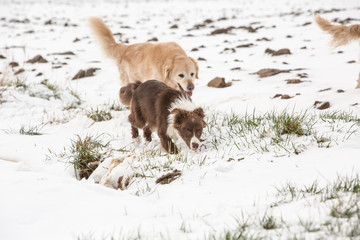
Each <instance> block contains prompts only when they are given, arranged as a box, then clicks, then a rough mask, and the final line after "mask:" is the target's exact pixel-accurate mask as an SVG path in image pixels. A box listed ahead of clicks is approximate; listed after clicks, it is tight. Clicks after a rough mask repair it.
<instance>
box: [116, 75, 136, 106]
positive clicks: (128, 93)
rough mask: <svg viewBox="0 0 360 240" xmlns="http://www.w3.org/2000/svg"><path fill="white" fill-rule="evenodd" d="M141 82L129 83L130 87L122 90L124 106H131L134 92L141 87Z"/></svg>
mask: <svg viewBox="0 0 360 240" xmlns="http://www.w3.org/2000/svg"><path fill="white" fill-rule="evenodd" d="M140 84H141V82H140V81H137V82H135V83H129V84H128V85H126V86H124V87H122V88H120V92H119V96H120V101H121V103H122V104H124V105H126V106H130V103H131V99H132V97H133V95H134V91H135V90H136V89H137V88H138V87H139V86H140Z"/></svg>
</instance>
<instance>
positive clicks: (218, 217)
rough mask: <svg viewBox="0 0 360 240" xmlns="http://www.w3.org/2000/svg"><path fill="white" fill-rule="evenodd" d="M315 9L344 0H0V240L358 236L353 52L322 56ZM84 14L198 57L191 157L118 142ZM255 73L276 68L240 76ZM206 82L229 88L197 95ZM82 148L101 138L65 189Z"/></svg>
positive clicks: (359, 123)
mask: <svg viewBox="0 0 360 240" xmlns="http://www.w3.org/2000/svg"><path fill="white" fill-rule="evenodd" d="M316 13H320V14H321V16H323V17H324V18H327V19H329V20H331V21H333V22H338V23H340V22H341V23H345V24H359V23H360V19H359V16H360V14H359V13H360V2H359V1H358V0H351V1H350V0H345V1H339V0H337V1H335V0H317V1H315V0H312V1H310V0H302V1H295V0H294V1H291V0H278V1H270V0H269V1H268V0H239V1H230V0H226V1H201V0H194V1H160V0H159V1H145V0H144V1H140V0H139V1H95V0H94V1H68V0H59V1H45V0H40V1H31V0H23V1H0V26H1V27H0V36H1V37H0V239H4V240H7V239H37V240H39V239H84V240H85V239H348V238H353V239H360V210H359V208H360V179H359V170H360V169H359V168H360V89H355V86H356V80H357V79H358V74H359V69H360V67H359V66H360V65H359V53H360V47H359V44H358V43H356V42H354V43H352V44H349V45H347V46H344V47H341V48H338V49H331V48H330V46H329V42H330V38H329V36H328V35H326V34H324V33H323V32H321V31H320V29H319V28H318V27H317V26H316V24H314V21H313V18H314V16H315V14H316ZM90 16H99V17H101V18H103V19H104V21H105V22H106V24H107V25H108V26H109V27H110V28H111V30H112V31H113V33H114V35H115V38H116V39H117V41H122V42H128V43H138V42H146V41H148V40H151V39H153V41H154V38H156V39H158V41H161V42H166V41H176V42H177V43H179V44H180V45H181V46H182V47H183V48H184V49H185V51H186V52H187V53H188V55H189V56H191V57H193V58H195V59H197V60H198V63H199V67H200V74H199V77H200V78H199V80H198V81H197V82H196V83H195V91H194V95H193V101H194V103H196V104H197V105H199V106H202V107H203V108H204V109H205V113H206V121H207V127H206V129H205V131H204V133H203V139H204V146H203V147H202V150H201V151H200V152H199V153H193V152H188V151H187V150H186V148H182V152H181V154H179V155H168V154H166V153H165V152H164V151H162V150H161V149H160V141H159V139H158V137H157V135H156V134H153V139H154V140H153V142H152V143H150V144H149V145H145V144H144V142H145V141H143V143H140V145H136V144H134V143H132V139H131V131H130V124H129V123H128V121H127V116H128V114H129V110H128V109H127V108H125V107H124V106H121V104H120V103H119V99H118V91H119V88H120V81H119V73H118V71H117V68H116V66H115V64H114V63H113V62H112V61H111V60H108V59H105V58H104V56H103V55H102V53H101V52H100V50H99V47H98V46H97V45H96V43H95V42H94V41H93V38H92V36H91V34H90V30H89V28H88V26H87V18H88V17H90ZM219 29H220V30H221V29H222V31H217V32H220V33H219V34H216V32H215V33H214V31H215V30H219ZM221 32H222V33H221ZM267 48H270V49H273V50H279V49H282V48H287V49H289V50H290V52H291V54H287V55H280V56H272V55H270V54H266V53H265V50H266V49H267ZM65 52H71V53H67V54H60V53H65ZM36 55H41V56H42V57H43V58H44V59H46V61H47V62H45V63H29V62H27V61H28V60H29V59H32V58H33V57H35V56H36ZM16 65H18V66H16ZM89 68H98V69H97V70H96V71H95V73H94V76H92V77H86V78H80V79H77V80H72V78H73V77H74V76H75V75H76V73H77V72H78V71H79V70H81V69H83V70H86V69H89ZM266 68H274V69H279V70H290V71H287V72H284V73H280V74H277V75H274V76H270V77H264V78H260V76H259V75H257V74H254V73H256V72H257V71H259V70H261V69H266ZM20 69H23V70H20ZM215 77H224V78H225V80H226V82H231V83H232V85H231V86H230V87H226V88H210V87H208V86H207V83H208V82H209V81H210V80H211V79H213V78H215ZM294 79H297V81H293V82H295V83H296V82H297V83H296V84H294V83H293V84H288V83H287V81H286V80H294ZM277 94H281V95H280V96H278V97H275V96H276V95H277ZM326 102H328V103H329V104H325V105H323V104H324V103H326ZM321 105H323V107H324V108H325V109H323V110H320V109H318V108H319V107H320V106H321ZM326 105H327V106H326ZM326 107H327V108H326ZM96 111H97V113H103V115H105V117H106V120H105V121H94V120H93V118H91V115H92V114H94V113H96ZM98 115H99V114H98ZM110 116H111V117H110ZM294 125H295V130H296V131H295V130H294V128H292V126H294ZM86 139H95V140H98V141H100V142H102V143H104V144H106V143H108V144H107V145H106V146H104V148H103V149H101V150H100V157H101V159H102V160H104V161H103V162H102V163H101V164H100V166H99V167H98V168H97V169H96V170H95V172H94V173H93V174H92V175H91V176H90V177H89V178H88V179H87V180H85V179H82V180H78V179H77V177H76V173H75V171H74V168H73V165H72V164H71V162H73V161H74V156H75V155H76V154H77V151H76V149H75V150H74V146H75V145H76V144H77V143H79V141H85V140H86ZM114 158H117V159H120V160H119V161H120V162H121V161H122V163H120V164H119V165H118V166H117V167H116V168H114V170H113V172H111V173H110V174H109V175H108V176H107V178H106V179H105V177H106V174H107V173H106V171H107V169H108V167H109V165H110V162H111V160H112V159H114ZM174 170H178V171H179V172H180V173H181V175H180V176H179V177H178V178H177V179H175V180H174V181H172V182H170V183H169V184H160V183H156V181H157V179H158V178H160V177H161V176H163V175H165V174H167V173H171V172H173V171H174ZM104 176H105V177H104ZM102 177H104V178H103V179H102V181H101V183H104V184H98V183H96V182H99V181H100V179H101V178H102ZM119 177H121V179H122V181H118V180H119ZM105 180H108V182H107V183H106V184H105V182H106V181H105ZM126 180H127V182H126ZM109 181H110V182H109ZM119 182H120V183H121V184H120V185H121V186H118V184H119ZM104 185H107V186H104ZM113 186H115V188H117V187H119V188H118V189H114V188H112V187H113Z"/></svg>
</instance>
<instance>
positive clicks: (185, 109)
mask: <svg viewBox="0 0 360 240" xmlns="http://www.w3.org/2000/svg"><path fill="white" fill-rule="evenodd" d="M130 112H131V113H130V115H129V122H130V123H131V129H132V137H133V138H138V137H139V131H138V129H143V130H144V137H145V139H146V140H147V141H148V142H150V141H151V133H152V132H153V131H157V133H158V135H159V138H160V141H161V145H162V147H163V148H164V149H165V150H166V151H168V152H170V153H178V149H177V147H176V145H175V144H174V142H173V140H174V141H177V140H181V139H182V140H183V141H184V142H185V143H186V145H187V146H188V147H189V148H190V149H192V150H198V149H199V148H200V137H201V134H202V131H203V128H204V127H205V125H206V123H205V121H204V117H205V115H204V111H203V109H202V108H197V107H195V105H194V104H193V103H192V102H191V99H190V98H189V97H188V96H186V95H185V94H184V93H182V92H181V91H178V90H175V89H172V88H170V87H168V86H167V85H165V84H164V83H162V82H159V81H156V80H148V81H146V82H144V83H142V84H140V85H138V87H137V88H136V89H135V90H134V91H133V96H132V99H131V102H130Z"/></svg>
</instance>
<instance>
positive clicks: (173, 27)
mask: <svg viewBox="0 0 360 240" xmlns="http://www.w3.org/2000/svg"><path fill="white" fill-rule="evenodd" d="M176 28H179V27H178V25H176V24H174V25H172V26H171V27H170V29H176Z"/></svg>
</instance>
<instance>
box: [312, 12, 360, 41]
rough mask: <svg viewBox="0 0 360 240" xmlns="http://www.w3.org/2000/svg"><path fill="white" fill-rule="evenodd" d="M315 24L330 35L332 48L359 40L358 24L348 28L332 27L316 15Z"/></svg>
mask: <svg viewBox="0 0 360 240" xmlns="http://www.w3.org/2000/svg"><path fill="white" fill-rule="evenodd" d="M315 22H316V23H317V24H318V25H319V27H320V28H321V29H322V30H324V31H325V32H328V33H330V34H331V35H332V37H333V39H332V41H331V44H332V45H333V46H334V47H338V46H341V45H346V44H348V43H350V42H351V41H353V40H356V39H360V25H359V24H356V25H350V26H342V25H334V24H331V23H330V22H329V21H328V20H326V19H324V18H322V17H320V15H316V17H315Z"/></svg>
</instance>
